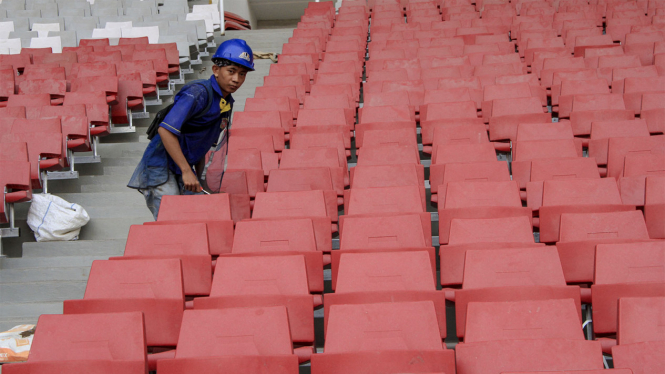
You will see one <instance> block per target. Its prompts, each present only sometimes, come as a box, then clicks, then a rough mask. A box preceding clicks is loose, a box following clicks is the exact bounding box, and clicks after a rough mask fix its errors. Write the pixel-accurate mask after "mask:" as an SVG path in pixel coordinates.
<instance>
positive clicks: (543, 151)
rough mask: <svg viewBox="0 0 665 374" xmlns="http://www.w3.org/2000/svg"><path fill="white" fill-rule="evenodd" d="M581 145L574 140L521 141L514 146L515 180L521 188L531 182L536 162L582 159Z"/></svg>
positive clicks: (513, 167) (513, 166)
mask: <svg viewBox="0 0 665 374" xmlns="http://www.w3.org/2000/svg"><path fill="white" fill-rule="evenodd" d="M581 148H582V147H581V144H580V143H579V142H576V141H575V140H573V139H555V140H531V141H519V142H516V143H514V145H513V162H512V165H511V166H512V172H513V180H515V181H517V182H518V183H519V185H520V188H522V189H524V188H526V185H527V182H529V181H531V169H532V163H533V161H535V160H546V159H566V158H575V157H582V149H581Z"/></svg>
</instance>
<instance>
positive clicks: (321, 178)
mask: <svg viewBox="0 0 665 374" xmlns="http://www.w3.org/2000/svg"><path fill="white" fill-rule="evenodd" d="M309 190H334V191H335V192H337V195H338V196H342V194H343V193H344V181H343V180H341V179H339V180H338V179H337V178H335V176H334V173H333V172H332V171H331V170H330V168H324V167H320V168H298V169H284V168H280V169H276V170H271V171H270V176H269V177H268V186H267V188H266V192H284V191H309Z"/></svg>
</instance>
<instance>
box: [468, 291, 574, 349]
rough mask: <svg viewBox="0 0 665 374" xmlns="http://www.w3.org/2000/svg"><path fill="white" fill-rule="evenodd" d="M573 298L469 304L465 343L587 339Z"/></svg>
mask: <svg viewBox="0 0 665 374" xmlns="http://www.w3.org/2000/svg"><path fill="white" fill-rule="evenodd" d="M576 308H577V306H576V305H575V303H574V301H573V300H571V299H553V300H525V301H509V302H486V303H477V302H472V303H469V305H468V307H467V316H466V328H465V334H464V344H469V343H476V342H487V341H506V340H520V339H568V340H584V333H583V331H582V329H581V328H580V327H581V325H580V316H579V314H578V313H577V310H576Z"/></svg>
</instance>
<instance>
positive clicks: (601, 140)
mask: <svg viewBox="0 0 665 374" xmlns="http://www.w3.org/2000/svg"><path fill="white" fill-rule="evenodd" d="M648 136H649V128H648V126H647V123H646V121H644V120H640V119H636V120H633V121H598V122H592V123H591V138H590V140H589V157H593V158H595V159H596V162H597V163H598V165H607V155H608V145H609V139H610V138H631V137H648Z"/></svg>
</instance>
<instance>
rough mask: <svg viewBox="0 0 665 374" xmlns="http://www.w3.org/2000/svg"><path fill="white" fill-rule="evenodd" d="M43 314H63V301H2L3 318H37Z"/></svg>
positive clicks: (0, 308)
mask: <svg viewBox="0 0 665 374" xmlns="http://www.w3.org/2000/svg"><path fill="white" fill-rule="evenodd" d="M42 314H62V301H54V302H46V303H9V302H2V303H0V315H1V316H3V318H21V317H23V318H25V317H32V318H36V317H39V316H40V315H42Z"/></svg>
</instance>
